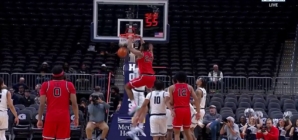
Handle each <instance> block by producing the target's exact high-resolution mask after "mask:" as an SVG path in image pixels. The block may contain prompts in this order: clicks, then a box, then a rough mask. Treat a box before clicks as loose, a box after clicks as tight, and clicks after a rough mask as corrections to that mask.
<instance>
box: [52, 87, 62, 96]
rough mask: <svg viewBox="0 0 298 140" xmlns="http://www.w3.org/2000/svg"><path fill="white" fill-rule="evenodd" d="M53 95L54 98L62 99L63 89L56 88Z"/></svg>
mask: <svg viewBox="0 0 298 140" xmlns="http://www.w3.org/2000/svg"><path fill="white" fill-rule="evenodd" d="M53 94H54V97H60V96H61V88H59V87H55V88H54V93H53Z"/></svg>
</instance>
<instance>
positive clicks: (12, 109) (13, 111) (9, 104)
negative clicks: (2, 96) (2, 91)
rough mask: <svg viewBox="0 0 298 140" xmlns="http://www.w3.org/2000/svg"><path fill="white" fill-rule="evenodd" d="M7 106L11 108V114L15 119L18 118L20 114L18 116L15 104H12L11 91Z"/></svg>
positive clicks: (8, 93) (8, 95)
mask: <svg viewBox="0 0 298 140" xmlns="http://www.w3.org/2000/svg"><path fill="white" fill-rule="evenodd" d="M6 97H7V106H8V107H9V109H10V111H11V113H12V114H13V116H14V117H15V118H18V114H17V111H16V109H15V108H14V106H13V103H12V99H11V93H10V92H9V91H7V96H6Z"/></svg>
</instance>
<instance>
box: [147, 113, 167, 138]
mask: <svg viewBox="0 0 298 140" xmlns="http://www.w3.org/2000/svg"><path fill="white" fill-rule="evenodd" d="M166 121H167V116H166V115H152V116H150V136H165V135H166V134H167V124H166V123H165V122H166Z"/></svg>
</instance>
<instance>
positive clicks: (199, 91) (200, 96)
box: [195, 89, 203, 105]
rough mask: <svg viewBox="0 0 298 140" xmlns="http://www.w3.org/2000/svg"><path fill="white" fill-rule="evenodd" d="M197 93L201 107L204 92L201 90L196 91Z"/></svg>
mask: <svg viewBox="0 0 298 140" xmlns="http://www.w3.org/2000/svg"><path fill="white" fill-rule="evenodd" d="M195 93H196V96H197V97H198V103H199V105H201V100H202V97H203V91H202V90H200V89H199V90H196V91H195Z"/></svg>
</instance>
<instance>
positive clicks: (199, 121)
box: [181, 109, 205, 131]
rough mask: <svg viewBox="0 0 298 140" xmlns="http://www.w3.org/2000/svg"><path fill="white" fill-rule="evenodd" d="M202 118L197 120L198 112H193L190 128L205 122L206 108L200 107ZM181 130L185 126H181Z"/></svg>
mask: <svg viewBox="0 0 298 140" xmlns="http://www.w3.org/2000/svg"><path fill="white" fill-rule="evenodd" d="M200 115H201V116H200V119H199V120H198V121H197V120H196V114H195V113H192V114H191V117H192V118H191V125H190V128H196V127H197V125H198V124H199V123H203V117H204V115H205V109H200ZM181 131H183V128H182V127H181Z"/></svg>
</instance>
